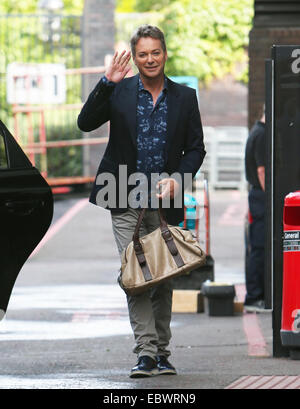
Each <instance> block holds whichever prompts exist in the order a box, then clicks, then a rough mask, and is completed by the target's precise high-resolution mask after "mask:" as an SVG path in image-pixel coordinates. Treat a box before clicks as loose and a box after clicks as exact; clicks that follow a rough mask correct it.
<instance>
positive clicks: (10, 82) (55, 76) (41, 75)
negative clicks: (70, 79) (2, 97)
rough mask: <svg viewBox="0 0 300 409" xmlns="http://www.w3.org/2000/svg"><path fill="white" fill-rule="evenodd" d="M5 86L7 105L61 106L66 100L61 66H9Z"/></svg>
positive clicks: (64, 81)
mask: <svg viewBox="0 0 300 409" xmlns="http://www.w3.org/2000/svg"><path fill="white" fill-rule="evenodd" d="M6 84H7V102H8V103H9V104H63V103H64V102H65V100H66V76H65V66H64V65H63V64H26V63H12V64H9V65H8V66H7V82H6Z"/></svg>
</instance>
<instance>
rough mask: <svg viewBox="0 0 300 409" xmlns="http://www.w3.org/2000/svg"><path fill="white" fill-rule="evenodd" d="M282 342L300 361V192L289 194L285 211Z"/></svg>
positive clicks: (285, 203)
mask: <svg viewBox="0 0 300 409" xmlns="http://www.w3.org/2000/svg"><path fill="white" fill-rule="evenodd" d="M280 336H281V342H282V345H283V346H284V347H288V348H289V350H290V357H291V358H292V359H300V190H299V191H296V192H293V193H289V194H288V195H287V196H286V197H285V200H284V209H283V285H282V315H281V331H280Z"/></svg>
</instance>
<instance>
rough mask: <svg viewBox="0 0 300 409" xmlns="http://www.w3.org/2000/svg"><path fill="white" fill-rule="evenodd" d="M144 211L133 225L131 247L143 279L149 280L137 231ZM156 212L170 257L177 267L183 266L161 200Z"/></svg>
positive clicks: (144, 210) (150, 277) (143, 210)
mask: <svg viewBox="0 0 300 409" xmlns="http://www.w3.org/2000/svg"><path fill="white" fill-rule="evenodd" d="M145 212H146V209H145V208H143V209H142V211H141V213H140V215H139V218H138V221H137V224H136V226H135V230H134V234H133V238H132V240H133V248H134V251H135V254H136V257H137V259H138V262H139V264H140V267H141V270H142V272H143V275H144V278H145V281H150V280H152V275H151V272H150V270H149V267H148V264H147V260H146V258H145V254H144V250H143V247H142V245H141V242H140V237H139V231H140V227H141V224H142V221H143V218H144V215H145ZM158 213H159V218H160V230H161V235H162V237H163V239H164V240H165V243H166V245H167V247H168V249H169V251H170V253H171V254H172V257H173V259H174V261H175V263H176V265H177V267H182V266H184V261H183V259H182V257H181V255H180V253H179V251H178V249H177V247H176V244H175V242H174V239H173V235H172V233H171V231H170V229H169V228H168V224H167V222H166V220H165V218H164V215H163V209H162V206H161V200H160V201H159V208H158Z"/></svg>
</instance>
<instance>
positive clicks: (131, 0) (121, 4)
mask: <svg viewBox="0 0 300 409" xmlns="http://www.w3.org/2000/svg"><path fill="white" fill-rule="evenodd" d="M135 2H136V0H117V1H116V10H117V12H118V13H133V12H134V11H135V9H136V7H135Z"/></svg>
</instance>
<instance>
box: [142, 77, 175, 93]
mask: <svg viewBox="0 0 300 409" xmlns="http://www.w3.org/2000/svg"><path fill="white" fill-rule="evenodd" d="M143 90H144V91H147V90H145V88H144V85H143V83H142V80H141V77H140V76H139V83H138V91H143ZM167 90H168V80H167V77H166V76H165V81H164V87H163V92H166V91H167Z"/></svg>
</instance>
